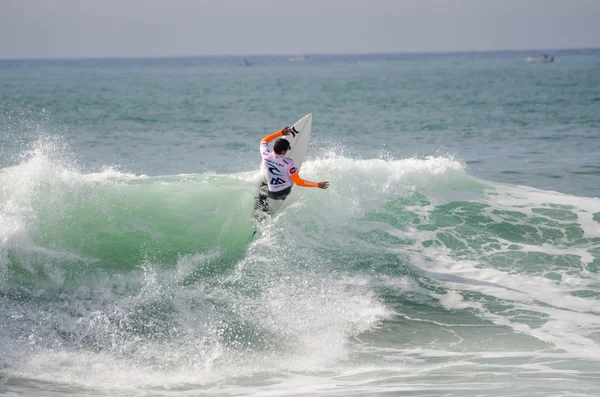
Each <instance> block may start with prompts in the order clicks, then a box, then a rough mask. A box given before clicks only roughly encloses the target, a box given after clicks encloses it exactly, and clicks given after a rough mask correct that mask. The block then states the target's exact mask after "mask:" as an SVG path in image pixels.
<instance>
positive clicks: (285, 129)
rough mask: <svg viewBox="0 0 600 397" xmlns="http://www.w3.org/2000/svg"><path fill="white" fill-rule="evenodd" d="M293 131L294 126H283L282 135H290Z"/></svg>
mask: <svg viewBox="0 0 600 397" xmlns="http://www.w3.org/2000/svg"><path fill="white" fill-rule="evenodd" d="M291 132H292V127H290V126H285V127H283V129H282V130H281V135H283V136H286V135H290V133H291Z"/></svg>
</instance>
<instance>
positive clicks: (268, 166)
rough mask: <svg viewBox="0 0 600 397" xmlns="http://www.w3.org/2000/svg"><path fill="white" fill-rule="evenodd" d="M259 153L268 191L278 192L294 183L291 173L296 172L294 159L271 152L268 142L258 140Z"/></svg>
mask: <svg viewBox="0 0 600 397" xmlns="http://www.w3.org/2000/svg"><path fill="white" fill-rule="evenodd" d="M260 155H261V156H262V159H263V162H262V169H263V173H264V175H265V177H266V178H267V184H268V185H269V190H270V191H272V192H278V191H280V190H283V189H287V188H288V187H290V186H292V185H293V184H294V182H293V181H292V175H294V174H296V172H297V171H296V166H295V165H294V160H292V159H291V158H289V157H285V156H283V155H279V156H278V155H276V154H275V153H273V152H271V151H270V150H269V143H268V142H265V141H261V142H260Z"/></svg>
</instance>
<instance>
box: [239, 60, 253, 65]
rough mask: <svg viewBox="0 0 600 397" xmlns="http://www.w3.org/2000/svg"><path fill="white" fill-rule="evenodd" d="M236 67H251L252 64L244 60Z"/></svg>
mask: <svg viewBox="0 0 600 397" xmlns="http://www.w3.org/2000/svg"><path fill="white" fill-rule="evenodd" d="M238 65H240V66H252V64H251V63H250V62H249V61H248V60H247V59H244V60H243V61H241V62H240V63H239V64H238Z"/></svg>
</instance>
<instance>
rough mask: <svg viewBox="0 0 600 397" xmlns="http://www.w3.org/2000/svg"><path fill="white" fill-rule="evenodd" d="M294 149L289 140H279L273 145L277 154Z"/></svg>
mask: <svg viewBox="0 0 600 397" xmlns="http://www.w3.org/2000/svg"><path fill="white" fill-rule="evenodd" d="M291 148H292V147H291V146H290V142H289V141H288V140H287V139H283V138H279V139H278V140H276V141H275V144H274V145H273V151H274V152H275V154H282V153H283V152H287V151H288V150H290V149H291Z"/></svg>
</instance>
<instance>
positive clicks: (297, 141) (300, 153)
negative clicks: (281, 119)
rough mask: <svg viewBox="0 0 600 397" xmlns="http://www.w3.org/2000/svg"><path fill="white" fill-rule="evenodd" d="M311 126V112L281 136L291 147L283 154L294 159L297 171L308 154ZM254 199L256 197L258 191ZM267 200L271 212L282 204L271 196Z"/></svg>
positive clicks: (275, 210)
mask: <svg viewBox="0 0 600 397" xmlns="http://www.w3.org/2000/svg"><path fill="white" fill-rule="evenodd" d="M311 128H312V113H309V114H307V115H306V116H304V117H302V118H301V119H300V120H298V121H296V123H294V125H293V126H292V132H291V133H290V134H289V135H287V136H285V137H283V138H284V139H287V140H288V141H289V142H290V146H291V147H292V148H291V149H290V150H288V151H287V153H286V155H285V156H286V157H289V158H291V159H292V160H294V165H295V166H296V169H297V170H298V171H300V167H301V166H302V163H303V162H304V159H305V158H306V155H307V154H308V142H309V141H310V132H311ZM261 183H262V182H261ZM259 189H260V187H259ZM256 199H258V193H257V196H256ZM267 202H268V203H269V208H270V209H271V212H272V213H275V212H277V211H278V210H279V208H280V207H281V206H282V204H283V201H282V200H273V199H271V198H267ZM256 217H257V213H256V208H255V218H256Z"/></svg>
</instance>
